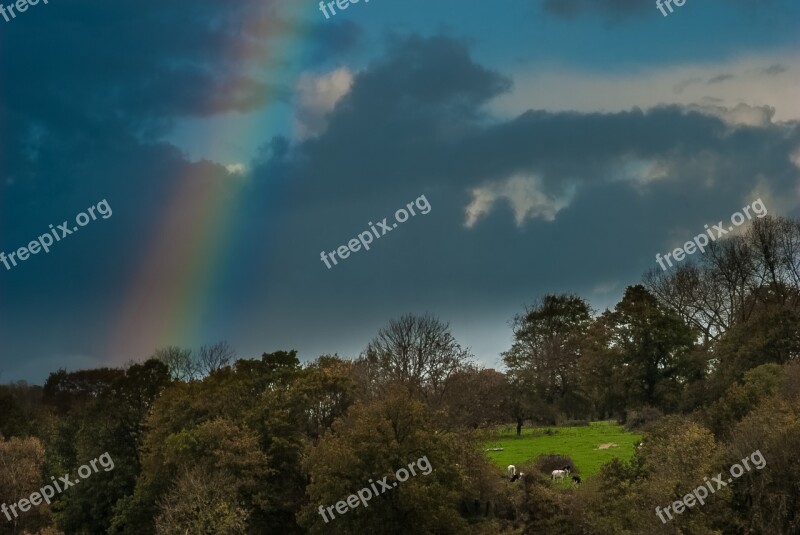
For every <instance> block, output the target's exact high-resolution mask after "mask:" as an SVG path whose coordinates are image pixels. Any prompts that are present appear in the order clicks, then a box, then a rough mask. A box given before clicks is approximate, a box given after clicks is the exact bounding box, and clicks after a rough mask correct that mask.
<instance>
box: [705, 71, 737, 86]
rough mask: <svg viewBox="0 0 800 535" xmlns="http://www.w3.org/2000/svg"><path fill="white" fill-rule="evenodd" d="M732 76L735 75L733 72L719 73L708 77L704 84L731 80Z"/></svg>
mask: <svg viewBox="0 0 800 535" xmlns="http://www.w3.org/2000/svg"><path fill="white" fill-rule="evenodd" d="M734 78H736V76H735V75H733V74H719V75H717V76H714V77H713V78H711V79H709V80H708V82H706V85H711V84H719V83H721V82H725V81H727V80H733V79H734Z"/></svg>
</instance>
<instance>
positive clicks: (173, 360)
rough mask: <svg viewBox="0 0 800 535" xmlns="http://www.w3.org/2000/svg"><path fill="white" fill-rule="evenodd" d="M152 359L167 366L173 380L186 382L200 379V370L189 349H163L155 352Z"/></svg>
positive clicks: (172, 347)
mask: <svg viewBox="0 0 800 535" xmlns="http://www.w3.org/2000/svg"><path fill="white" fill-rule="evenodd" d="M154 357H155V358H156V359H158V360H160V361H161V362H163V363H164V364H166V365H167V368H169V374H170V376H171V377H172V378H173V379H175V380H178V381H184V382H188V381H195V380H197V379H199V378H200V368H199V366H198V364H197V362H196V361H195V359H194V356H193V355H192V350H191V349H185V348H182V347H178V346H169V347H164V348H161V349H159V350H157V351H156V353H155V355H154Z"/></svg>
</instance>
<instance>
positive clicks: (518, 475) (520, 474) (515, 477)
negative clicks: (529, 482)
mask: <svg viewBox="0 0 800 535" xmlns="http://www.w3.org/2000/svg"><path fill="white" fill-rule="evenodd" d="M524 476H525V472H518V473H516V474H514V475H513V476H511V482H512V483H513V482H514V481H516V480H518V479H519V478H521V477H524Z"/></svg>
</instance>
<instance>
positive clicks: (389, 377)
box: [363, 314, 472, 401]
mask: <svg viewBox="0 0 800 535" xmlns="http://www.w3.org/2000/svg"><path fill="white" fill-rule="evenodd" d="M471 357H472V355H471V354H470V352H469V351H468V350H466V349H463V348H462V347H461V345H460V344H459V343H458V342H457V341H456V340H455V338H454V337H453V335H452V334H451V333H450V326H449V325H448V324H446V323H443V322H442V321H440V320H439V319H438V318H436V317H434V316H431V315H428V314H426V315H424V316H414V315H410V314H409V315H405V316H403V317H401V318H400V319H397V320H392V321H390V322H389V325H388V326H387V327H385V328H383V329H381V330H380V331H379V332H378V335H377V336H376V337H375V338H374V339H373V340H372V341H371V342H370V343H369V345H368V346H367V349H366V351H365V352H364V355H363V360H365V361H366V362H367V365H368V369H369V372H370V375H371V376H372V378H373V380H376V381H378V382H380V383H383V382H388V381H397V382H400V383H402V384H404V385H406V386H407V387H408V388H409V390H410V391H412V392H413V393H415V394H417V395H420V396H421V397H422V398H424V399H428V400H436V401H438V400H440V399H441V396H442V395H443V393H444V389H445V384H446V381H447V379H449V378H450V377H451V376H452V375H453V374H455V373H456V372H459V371H462V370H464V369H466V367H467V366H468V365H469V364H470V359H471Z"/></svg>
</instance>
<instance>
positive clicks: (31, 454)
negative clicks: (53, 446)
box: [0, 437, 50, 535]
mask: <svg viewBox="0 0 800 535" xmlns="http://www.w3.org/2000/svg"><path fill="white" fill-rule="evenodd" d="M44 454H45V452H44V447H43V446H42V443H41V442H40V441H39V440H38V439H36V438H33V437H29V438H24V439H21V438H16V437H15V438H11V439H10V440H7V441H2V440H0V505H4V504H9V505H11V504H16V503H18V502H19V501H20V500H21V499H23V498H25V499H28V498H29V497H30V495H31V494H32V493H33V492H35V491H38V490H39V489H40V488H41V487H42V485H43V484H44V481H43V478H42V466H43V464H44ZM6 515H8V516H10V517H11V520H9V519H8V518H7V516H6ZM49 523H50V509H49V507H48V506H47V504H45V503H42V504H41V505H39V506H33V507H32V508H31V509H30V510H29V511H27V512H23V511H20V510H19V509H17V510H16V515H15V514H14V512H13V511H11V510H10V509H9V510H8V511H5V512H3V513H0V534H3V535H5V534H9V535H14V534H17V533H22V531H23V530H32V531H36V530H38V529H40V528H42V527H45V526H47V525H49Z"/></svg>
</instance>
